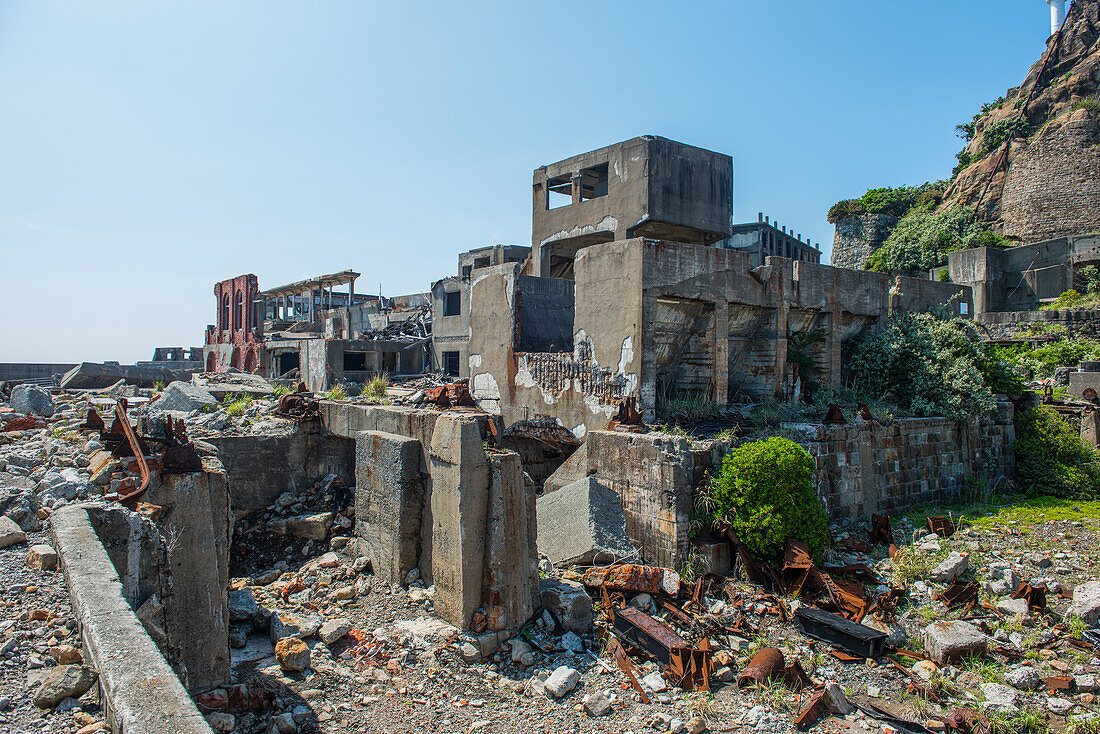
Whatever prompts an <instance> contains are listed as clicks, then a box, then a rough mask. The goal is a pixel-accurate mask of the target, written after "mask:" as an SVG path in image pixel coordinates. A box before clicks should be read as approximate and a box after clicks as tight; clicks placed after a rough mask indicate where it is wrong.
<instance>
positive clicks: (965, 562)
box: [930, 551, 970, 583]
mask: <svg viewBox="0 0 1100 734" xmlns="http://www.w3.org/2000/svg"><path fill="white" fill-rule="evenodd" d="M969 567H970V556H968V555H967V554H965V553H958V552H956V551H952V552H951V555H949V556H948V557H947V558H945V559H943V561H941V562H940V563H939V565H937V566H936V567H935V568H933V569H932V572H931V574H930V578H931V579H932V580H933V581H939V582H940V583H949V582H951V581H953V580H955V579H956V578H958V577H959V576H961V575H963V574H964V573H965V572H966V569H968V568H969Z"/></svg>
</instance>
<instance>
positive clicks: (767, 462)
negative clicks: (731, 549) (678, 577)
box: [696, 436, 828, 559]
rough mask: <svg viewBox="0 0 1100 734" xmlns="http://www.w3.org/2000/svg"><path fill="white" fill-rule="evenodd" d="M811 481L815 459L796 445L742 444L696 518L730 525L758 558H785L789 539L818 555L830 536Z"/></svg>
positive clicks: (781, 441)
mask: <svg viewBox="0 0 1100 734" xmlns="http://www.w3.org/2000/svg"><path fill="white" fill-rule="evenodd" d="M813 477H814V460H813V457H811V456H810V455H809V454H808V453H807V452H806V449H804V448H802V447H801V446H799V445H798V444H796V443H795V442H793V441H790V440H788V439H786V438H780V437H778V436H775V437H772V438H766V439H764V440H761V441H750V442H748V443H744V444H741V445H740V446H738V447H736V448H734V449H731V450H730V452H729V453H728V454H726V456H725V458H724V459H723V460H722V470H721V472H720V473H719V474H718V476H716V477H715V478H714V479H713V480H711V482H710V485H709V486H708V487H707V488H706V489H705V490H704V491H703V492H701V493H700V496H699V500H698V501H697V502H696V518H697V520H701V521H703V522H706V523H707V524H710V525H721V524H722V523H729V524H730V525H731V526H732V528H733V531H734V532H735V533H737V537H739V538H740V539H741V541H742V542H744V543H745V545H746V546H748V548H749V550H750V551H751V552H752V553H753V555H755V556H757V557H759V558H768V559H775V558H778V557H779V556H781V555H782V553H783V547H784V544H785V543H786V541H787V538H795V539H797V540H801V541H802V542H804V543H805V544H806V545H808V546H809V547H810V550H811V551H812V552H813V553H814V555H815V556H819V555H820V553H821V550H822V549H823V548H824V547H825V544H826V542H827V540H828V532H827V530H826V527H825V521H826V517H825V508H824V507H823V506H822V505H821V501H820V500H818V498H817V496H816V495H815V494H814V488H813Z"/></svg>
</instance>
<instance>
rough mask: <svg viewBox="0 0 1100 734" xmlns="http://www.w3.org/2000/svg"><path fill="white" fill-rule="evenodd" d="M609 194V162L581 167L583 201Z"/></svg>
mask: <svg viewBox="0 0 1100 734" xmlns="http://www.w3.org/2000/svg"><path fill="white" fill-rule="evenodd" d="M601 196H607V164H606V163H601V164H600V165H598V166H592V167H591V168H582V169H581V201H588V200H589V199H596V198H599V197H601Z"/></svg>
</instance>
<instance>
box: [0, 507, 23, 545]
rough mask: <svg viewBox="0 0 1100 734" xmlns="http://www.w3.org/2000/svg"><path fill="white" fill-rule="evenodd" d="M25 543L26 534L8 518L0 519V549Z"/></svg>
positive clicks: (5, 516)
mask: <svg viewBox="0 0 1100 734" xmlns="http://www.w3.org/2000/svg"><path fill="white" fill-rule="evenodd" d="M26 542H27V534H26V533H24V532H23V529H22V528H21V527H19V526H18V525H16V524H15V521H13V520H12V519H11V518H10V517H8V516H7V515H4V516H3V517H0V548H8V547H9V546H13V545H19V544H20V543H26Z"/></svg>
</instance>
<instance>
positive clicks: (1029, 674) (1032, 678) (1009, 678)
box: [1005, 665, 1043, 691]
mask: <svg viewBox="0 0 1100 734" xmlns="http://www.w3.org/2000/svg"><path fill="white" fill-rule="evenodd" d="M1042 682H1043V677H1042V676H1041V675H1039V671H1037V670H1036V669H1035V668H1032V667H1030V666H1027V665H1021V666H1019V667H1016V668H1011V669H1010V670H1008V671H1007V672H1006V673H1005V683H1007V684H1009V685H1010V686H1012V687H1013V688H1017V689H1019V690H1021V691H1034V690H1035V689H1036V688H1038V687H1039V684H1040V683H1042Z"/></svg>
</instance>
